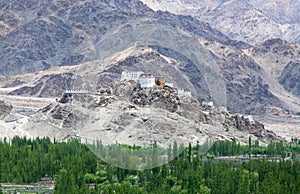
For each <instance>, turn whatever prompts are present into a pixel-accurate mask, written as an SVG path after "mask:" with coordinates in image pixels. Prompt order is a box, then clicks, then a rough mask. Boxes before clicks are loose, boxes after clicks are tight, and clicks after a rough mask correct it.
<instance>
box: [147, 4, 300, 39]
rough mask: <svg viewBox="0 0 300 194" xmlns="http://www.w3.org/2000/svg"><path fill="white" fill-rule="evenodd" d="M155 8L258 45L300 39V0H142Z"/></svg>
mask: <svg viewBox="0 0 300 194" xmlns="http://www.w3.org/2000/svg"><path fill="white" fill-rule="evenodd" d="M142 1H143V2H144V3H146V4H147V5H148V6H149V7H151V8H153V9H154V10H165V11H170V12H172V13H176V14H182V15H192V16H195V17H197V18H199V19H200V20H201V21H207V22H209V23H210V24H212V25H213V26H214V27H215V28H216V29H219V30H220V31H221V32H223V33H224V34H226V35H228V36H229V37H231V38H234V39H237V40H241V41H246V42H248V43H249V44H261V43H262V42H264V41H265V40H267V39H270V38H283V39H285V40H288V41H292V42H298V43H299V42H300V37H299V32H300V28H299V27H300V26H299V21H300V19H299V10H300V3H299V1H294V0H288V1H279V0H267V1H265V0H264V1H263V0H230V1H229V0H206V1H202V2H201V3H199V1H196V0H190V1H183V0H170V1H158V0H142Z"/></svg>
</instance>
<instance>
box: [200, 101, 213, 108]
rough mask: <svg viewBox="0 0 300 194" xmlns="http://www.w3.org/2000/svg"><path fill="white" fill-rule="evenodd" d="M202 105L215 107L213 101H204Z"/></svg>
mask: <svg viewBox="0 0 300 194" xmlns="http://www.w3.org/2000/svg"><path fill="white" fill-rule="evenodd" d="M202 105H204V106H210V107H213V106H214V102H213V101H209V102H207V101H203V102H202Z"/></svg>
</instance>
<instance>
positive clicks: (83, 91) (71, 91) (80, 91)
mask: <svg viewBox="0 0 300 194" xmlns="http://www.w3.org/2000/svg"><path fill="white" fill-rule="evenodd" d="M89 93H90V92H89V91H85V90H66V91H65V94H89Z"/></svg>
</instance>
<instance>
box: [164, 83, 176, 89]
mask: <svg viewBox="0 0 300 194" xmlns="http://www.w3.org/2000/svg"><path fill="white" fill-rule="evenodd" d="M165 86H169V87H171V88H174V84H173V83H170V82H166V83H165Z"/></svg>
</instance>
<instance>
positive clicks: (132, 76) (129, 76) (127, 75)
mask: <svg viewBox="0 0 300 194" xmlns="http://www.w3.org/2000/svg"><path fill="white" fill-rule="evenodd" d="M142 74H144V72H142V71H132V72H124V71H123V72H122V74H121V81H130V80H133V81H136V82H137V81H138V80H139V77H140V76H141V75H142Z"/></svg>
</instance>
